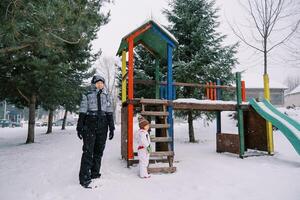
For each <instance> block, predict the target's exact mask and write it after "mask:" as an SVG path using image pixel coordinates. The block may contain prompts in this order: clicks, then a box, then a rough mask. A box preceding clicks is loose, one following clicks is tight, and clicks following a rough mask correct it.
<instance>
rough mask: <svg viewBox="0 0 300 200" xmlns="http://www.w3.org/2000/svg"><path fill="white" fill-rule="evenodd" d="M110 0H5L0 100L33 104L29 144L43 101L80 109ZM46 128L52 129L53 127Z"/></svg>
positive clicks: (0, 10)
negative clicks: (94, 50) (78, 106)
mask: <svg viewBox="0 0 300 200" xmlns="http://www.w3.org/2000/svg"><path fill="white" fill-rule="evenodd" d="M106 2H109V1H108V0H93V1H89V0H72V1H61V0H52V1H31V0H18V1H14V0H3V1H1V2H0V21H1V23H0V66H1V68H0V87H1V90H0V100H3V99H6V100H8V101H9V102H11V103H13V104H15V105H17V106H19V107H28V108H29V124H28V136H27V140H26V143H32V142H34V126H35V111H36V108H37V107H38V106H42V107H43V108H45V109H47V110H49V116H50V117H49V122H50V123H51V120H52V119H53V111H54V110H55V109H56V108H58V107H59V106H62V107H64V108H65V110H66V111H75V110H76V106H77V105H78V104H79V101H80V97H81V93H82V91H83V90H84V87H83V85H82V81H83V80H84V79H86V78H88V77H90V76H91V73H92V71H89V69H90V68H91V65H92V63H93V62H94V61H95V60H96V59H97V57H98V56H99V55H100V53H101V52H97V53H92V46H91V41H92V40H94V39H95V38H96V35H97V32H98V31H99V29H100V27H101V26H103V25H105V24H106V23H108V20H109V16H110V13H109V12H108V13H104V12H103V11H102V9H101V8H102V7H103V4H104V3H106ZM47 132H51V127H49V128H48V131H47Z"/></svg>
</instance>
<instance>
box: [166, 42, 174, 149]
mask: <svg viewBox="0 0 300 200" xmlns="http://www.w3.org/2000/svg"><path fill="white" fill-rule="evenodd" d="M172 50H173V49H172V45H171V44H169V43H168V46H167V53H168V77H167V92H168V93H167V99H168V100H173V70H172ZM168 112H169V116H168V124H170V127H169V129H168V133H169V137H171V138H172V144H171V150H172V151H174V134H173V106H172V105H171V106H168Z"/></svg>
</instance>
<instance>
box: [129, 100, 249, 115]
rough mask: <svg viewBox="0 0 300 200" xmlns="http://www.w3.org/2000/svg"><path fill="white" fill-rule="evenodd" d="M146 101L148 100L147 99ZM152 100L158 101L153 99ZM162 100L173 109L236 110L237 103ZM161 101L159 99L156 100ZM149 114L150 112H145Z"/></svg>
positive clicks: (244, 105) (135, 103) (245, 105)
mask: <svg viewBox="0 0 300 200" xmlns="http://www.w3.org/2000/svg"><path fill="white" fill-rule="evenodd" d="M140 101H141V99H139V98H135V99H133V100H127V101H126V102H125V103H124V104H125V105H127V104H133V105H134V106H139V105H140V103H141V102H140ZM147 101H150V100H149V99H147ZM153 101H158V100H155V99H153ZM161 101H162V102H164V103H165V102H168V105H172V106H173V109H174V110H201V111H236V110H237V105H236V103H234V102H232V101H212V100H197V101H196V102H189V101H188V100H187V102H183V101H182V100H181V101H176V100H175V101H166V100H161ZM158 102H159V103H161V102H160V101H158ZM241 108H242V109H243V110H249V108H250V106H249V104H247V103H244V104H243V105H242V106H241ZM146 114H151V113H146Z"/></svg>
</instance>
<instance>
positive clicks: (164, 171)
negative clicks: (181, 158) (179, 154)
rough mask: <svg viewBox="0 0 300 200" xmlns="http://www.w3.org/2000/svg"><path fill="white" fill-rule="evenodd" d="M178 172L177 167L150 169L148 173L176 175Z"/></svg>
mask: <svg viewBox="0 0 300 200" xmlns="http://www.w3.org/2000/svg"><path fill="white" fill-rule="evenodd" d="M174 172H176V167H148V173H150V174H154V173H174Z"/></svg>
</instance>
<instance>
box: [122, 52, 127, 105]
mask: <svg viewBox="0 0 300 200" xmlns="http://www.w3.org/2000/svg"><path fill="white" fill-rule="evenodd" d="M126 77H127V74H126V51H123V52H122V103H124V102H125V101H126V100H127V99H126V96H127V95H126V94H127V92H126V86H127V82H126Z"/></svg>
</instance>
